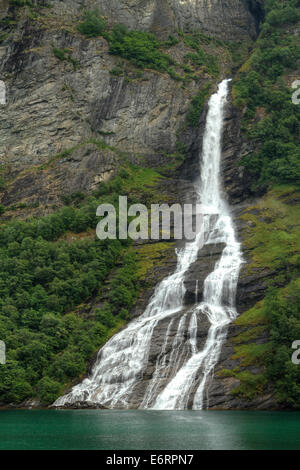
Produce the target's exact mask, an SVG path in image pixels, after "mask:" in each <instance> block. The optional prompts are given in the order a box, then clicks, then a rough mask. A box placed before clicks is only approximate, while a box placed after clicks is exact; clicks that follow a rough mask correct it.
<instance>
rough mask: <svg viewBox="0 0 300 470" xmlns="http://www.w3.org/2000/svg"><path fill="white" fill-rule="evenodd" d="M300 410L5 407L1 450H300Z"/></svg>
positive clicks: (0, 429) (0, 428)
mask: <svg viewBox="0 0 300 470" xmlns="http://www.w3.org/2000/svg"><path fill="white" fill-rule="evenodd" d="M299 448H300V412H256V411H170V412H168V411H114V410H113V411H111V410H107V411H106V410H105V411H103V410H74V411H73V410H66V411H65V410H62V411H55V410H26V411H23V410H16V411H15V410H7V411H6V410H5V411H0V449H85V450H89V449H101V450H131V449H135V450H206V449H208V450H213V449H232V450H243V449H268V450H272V449H299Z"/></svg>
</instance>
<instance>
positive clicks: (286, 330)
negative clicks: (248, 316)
mask: <svg viewBox="0 0 300 470" xmlns="http://www.w3.org/2000/svg"><path fill="white" fill-rule="evenodd" d="M265 310H266V312H267V315H268V317H269V320H270V323H271V344H272V354H270V356H269V358H268V361H267V365H268V367H267V377H268V378H269V379H270V380H272V382H273V383H274V386H275V392H276V395H277V399H278V401H279V402H280V403H282V404H284V405H288V406H290V407H293V408H300V368H299V365H296V364H293V362H292V360H291V356H292V353H293V351H294V350H293V349H292V344H293V342H294V341H295V340H296V339H299V338H300V278H298V279H296V280H293V281H291V282H290V283H289V285H288V286H287V287H286V288H284V289H276V288H275V287H273V288H270V290H269V293H268V295H267V297H266V299H265Z"/></svg>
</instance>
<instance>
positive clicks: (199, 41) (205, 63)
mask: <svg viewBox="0 0 300 470" xmlns="http://www.w3.org/2000/svg"><path fill="white" fill-rule="evenodd" d="M184 42H185V44H186V45H188V46H189V47H191V48H193V49H194V50H195V52H190V53H188V54H186V56H185V59H187V60H188V61H189V62H190V63H191V64H193V65H195V66H196V67H203V69H204V71H205V72H207V73H208V74H209V75H211V76H212V77H217V76H218V75H219V66H218V62H217V59H216V57H215V56H214V55H212V54H208V53H207V52H205V51H204V50H203V48H202V47H201V46H202V45H203V44H209V43H210V42H213V43H214V45H216V41H215V40H213V39H212V38H210V37H209V36H205V35H204V34H202V33H199V32H195V33H192V34H191V35H185V36H184ZM218 45H219V46H220V45H222V43H219V44H218Z"/></svg>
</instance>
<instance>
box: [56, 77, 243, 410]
mask: <svg viewBox="0 0 300 470" xmlns="http://www.w3.org/2000/svg"><path fill="white" fill-rule="evenodd" d="M228 82H229V80H224V81H223V82H222V83H221V84H220V85H219V88H218V91H217V93H215V94H213V95H212V96H211V98H210V101H209V109H208V114H207V120H206V129H205V134H204V139H203V152H202V156H201V157H202V158H201V161H202V163H201V172H200V177H199V180H198V181H197V182H196V183H195V189H196V193H197V198H198V202H199V203H200V204H201V207H202V213H203V224H202V228H201V230H200V232H199V233H198V234H197V236H196V238H195V240H194V241H193V242H189V243H186V245H185V246H184V248H182V249H180V250H177V267H176V270H175V272H174V273H173V274H171V275H170V276H168V277H167V278H165V279H164V280H163V281H162V282H161V283H160V284H159V285H158V286H157V287H156V289H155V292H154V294H153V296H152V298H151V299H150V301H149V304H148V306H147V308H146V310H145V312H144V313H143V314H142V315H141V316H140V317H139V318H137V319H134V320H133V321H131V322H130V323H129V325H128V326H127V327H126V328H125V329H124V330H122V331H121V332H119V333H117V334H116V335H115V336H113V337H112V338H111V339H110V340H109V341H108V342H107V343H106V345H105V346H104V347H103V348H102V349H101V350H100V351H99V353H98V356H97V360H96V362H95V364H94V366H93V370H92V373H91V376H90V377H89V378H88V379H85V380H84V381H83V382H82V383H80V384H79V385H76V386H75V387H74V388H73V389H72V391H71V392H70V393H69V394H67V395H65V396H63V397H60V398H59V399H58V400H56V402H55V403H54V405H55V406H62V405H64V404H66V403H74V402H76V401H87V400H88V401H91V402H97V403H101V404H103V405H105V406H108V407H111V408H114V407H115V408H130V407H131V406H132V405H131V404H132V402H133V401H135V402H136V401H137V400H136V399H135V400H134V396H135V392H136V388H137V386H138V385H139V383H140V382H141V381H142V379H143V374H144V372H145V370H146V368H147V365H148V360H149V353H150V348H151V341H152V338H153V333H154V330H155V329H156V328H159V327H160V325H162V324H164V323H166V324H167V327H166V332H165V335H164V339H163V343H162V345H161V350H160V353H159V354H158V356H157V359H156V363H155V368H154V372H153V373H152V377H151V380H149V381H148V382H149V383H148V386H147V388H146V390H145V391H144V392H143V395H142V396H141V399H140V400H139V403H138V406H139V407H140V408H153V409H165V410H167V409H186V408H187V407H192V408H193V409H202V407H203V400H204V393H205V390H206V385H207V382H208V379H209V377H210V376H211V374H212V372H213V369H214V366H215V365H216V364H217V362H218V359H219V355H220V352H221V348H222V344H223V342H224V340H225V338H226V334H227V326H228V324H229V323H230V322H231V321H232V320H233V319H234V318H235V317H236V316H237V312H236V310H235V307H234V304H235V294H236V286H237V280H238V275H239V269H240V265H241V262H242V257H241V251H240V244H239V243H238V242H237V240H236V237H235V232H234V227H233V223H232V219H231V216H230V212H229V209H228V208H227V205H226V203H225V201H224V200H223V198H222V192H221V185H220V162H221V139H222V129H223V111H224V106H225V103H226V98H227V94H228ZM212 243H222V244H224V245H225V248H224V250H223V252H222V255H221V258H220V260H219V261H218V262H217V263H216V265H215V267H214V270H213V272H212V273H210V274H209V275H208V277H207V278H206V279H205V281H204V288H203V300H202V302H201V303H197V297H198V283H196V304H195V305H194V306H193V307H192V308H191V309H190V310H187V309H186V310H184V295H185V292H186V290H185V286H184V280H185V275H186V273H187V271H188V270H189V268H190V266H191V265H192V264H193V263H194V262H195V261H196V260H197V255H198V252H199V250H200V249H201V248H202V247H203V245H204V244H212ZM203 315H206V316H207V318H208V320H209V323H210V328H209V331H208V335H207V340H206V343H205V345H204V347H203V348H202V349H199V348H198V345H197V343H198V341H197V339H198V338H197V333H198V327H199V322H200V316H202V318H203ZM176 322H178V323H177V329H176V333H175V336H174V338H173V339H172V337H171V331H172V329H173V328H176Z"/></svg>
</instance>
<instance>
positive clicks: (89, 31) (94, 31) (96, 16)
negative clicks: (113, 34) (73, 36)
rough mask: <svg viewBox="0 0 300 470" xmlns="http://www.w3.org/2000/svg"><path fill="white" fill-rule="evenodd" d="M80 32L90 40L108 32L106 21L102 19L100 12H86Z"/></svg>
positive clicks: (79, 28)
mask: <svg viewBox="0 0 300 470" xmlns="http://www.w3.org/2000/svg"><path fill="white" fill-rule="evenodd" d="M78 31H79V32H80V33H81V34H84V35H85V36H86V37H88V38H92V37H97V36H102V35H103V34H104V32H105V31H106V24H105V21H104V20H103V19H102V18H101V16H100V13H99V12H98V10H92V11H85V12H84V18H83V21H82V23H80V25H79V26H78Z"/></svg>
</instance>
